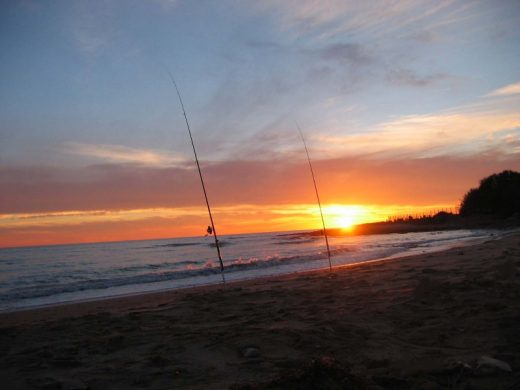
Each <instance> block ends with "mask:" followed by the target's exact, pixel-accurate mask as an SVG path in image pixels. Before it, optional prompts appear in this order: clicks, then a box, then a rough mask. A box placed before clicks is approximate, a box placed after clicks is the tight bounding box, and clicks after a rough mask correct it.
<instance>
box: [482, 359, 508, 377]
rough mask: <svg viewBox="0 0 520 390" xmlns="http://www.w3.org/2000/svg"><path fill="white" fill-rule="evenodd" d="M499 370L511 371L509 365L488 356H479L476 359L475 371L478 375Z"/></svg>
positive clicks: (491, 373)
mask: <svg viewBox="0 0 520 390" xmlns="http://www.w3.org/2000/svg"><path fill="white" fill-rule="evenodd" d="M499 371H505V372H512V371H513V370H512V369H511V366H510V365H509V364H508V363H506V362H504V361H502V360H498V359H495V358H492V357H490V356H481V357H480V358H479V359H478V360H477V368H476V372H477V373H478V374H480V375H493V374H496V373H497V372H499Z"/></svg>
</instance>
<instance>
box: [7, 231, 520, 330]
mask: <svg viewBox="0 0 520 390" xmlns="http://www.w3.org/2000/svg"><path fill="white" fill-rule="evenodd" d="M517 231H520V229H514V230H505V231H504V232H502V233H501V234H500V235H499V236H496V235H493V238H491V237H489V236H486V237H478V238H472V239H470V240H467V241H464V243H463V244H451V245H447V246H444V247H443V246H441V247H438V248H436V249H435V250H433V251H431V252H426V253H437V252H443V251H446V250H449V249H452V248H457V247H465V246H469V245H475V244H479V243H482V242H485V241H487V240H489V239H500V238H501V237H506V236H508V235H510V234H515V232H517ZM387 234H395V233H387ZM408 251H409V252H410V250H408ZM418 255H421V253H419V254H418V253H406V252H405V253H403V252H400V253H397V254H393V255H388V256H385V257H380V258H374V259H368V260H362V261H357V262H353V263H348V264H338V265H333V267H332V269H333V271H335V270H339V269H342V268H345V267H346V268H348V267H351V266H358V265H362V264H368V263H379V262H384V261H392V260H401V259H403V258H408V257H414V256H418ZM328 269H329V268H328V266H323V267H322V268H317V269H311V270H302V271H294V272H288V273H280V274H274V275H266V276H256V277H255V276H252V277H246V278H244V279H238V280H231V281H227V282H226V284H222V283H211V282H209V283H206V284H201V285H189V286H179V287H170V288H163V289H158V290H152V291H140V292H133V293H126V294H118V295H109V296H105V297H97V298H85V299H77V300H70V301H63V302H56V303H46V304H41V305H31V306H26V307H19V308H14V309H8V310H0V320H1V317H2V315H8V314H10V313H18V312H24V311H32V310H44V309H47V308H53V307H56V306H67V305H78V304H79V305H81V304H88V303H95V302H98V301H106V300H121V299H126V298H133V297H140V296H141V295H142V296H143V299H144V297H145V296H153V295H155V294H159V295H160V294H164V293H169V292H173V291H186V290H191V289H198V288H203V289H205V288H212V287H217V286H221V287H223V286H226V285H229V284H236V283H248V282H251V281H256V280H258V281H262V280H270V279H273V278H278V277H282V276H294V275H300V274H306V273H314V272H322V271H328Z"/></svg>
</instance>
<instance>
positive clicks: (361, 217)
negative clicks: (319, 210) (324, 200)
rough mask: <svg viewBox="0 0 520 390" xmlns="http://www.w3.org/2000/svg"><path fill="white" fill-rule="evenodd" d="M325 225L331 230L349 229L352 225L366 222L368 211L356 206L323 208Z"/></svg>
mask: <svg viewBox="0 0 520 390" xmlns="http://www.w3.org/2000/svg"><path fill="white" fill-rule="evenodd" d="M325 213H326V215H327V216H326V219H327V225H330V227H331V228H335V227H337V228H342V229H350V228H352V226H353V225H356V224H358V223H363V222H367V219H369V214H370V212H369V210H367V209H366V207H364V206H358V205H349V206H344V205H332V206H328V207H326V208H325Z"/></svg>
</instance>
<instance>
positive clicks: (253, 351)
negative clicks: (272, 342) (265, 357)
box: [242, 347, 261, 359]
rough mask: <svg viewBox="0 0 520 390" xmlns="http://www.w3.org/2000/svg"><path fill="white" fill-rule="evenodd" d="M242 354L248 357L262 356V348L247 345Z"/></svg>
mask: <svg viewBox="0 0 520 390" xmlns="http://www.w3.org/2000/svg"><path fill="white" fill-rule="evenodd" d="M242 356H243V357H245V358H248V359H251V358H257V357H260V356H261V353H260V350H259V349H258V348H256V347H246V348H244V349H243V350H242Z"/></svg>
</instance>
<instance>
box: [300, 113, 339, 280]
mask: <svg viewBox="0 0 520 390" xmlns="http://www.w3.org/2000/svg"><path fill="white" fill-rule="evenodd" d="M296 128H297V129H298V133H300V137H301V139H302V142H303V146H304V147H305V153H306V154H307V161H308V162H309V168H310V170H311V176H312V182H313V183H314V191H315V192H316V199H317V200H318V207H319V209H320V215H321V223H322V225H323V236H324V237H325V244H326V245H327V256H328V258H329V270H330V271H332V262H331V260H330V247H329V238H328V236H327V228H326V227H325V219H324V218H323V210H322V209H321V202H320V195H319V194H318V186H317V185H316V179H315V177H314V170H313V169H312V163H311V158H310V156H309V150H308V149H307V143H306V142H305V138H304V137H303V133H302V131H301V129H300V126H298V122H296Z"/></svg>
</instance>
